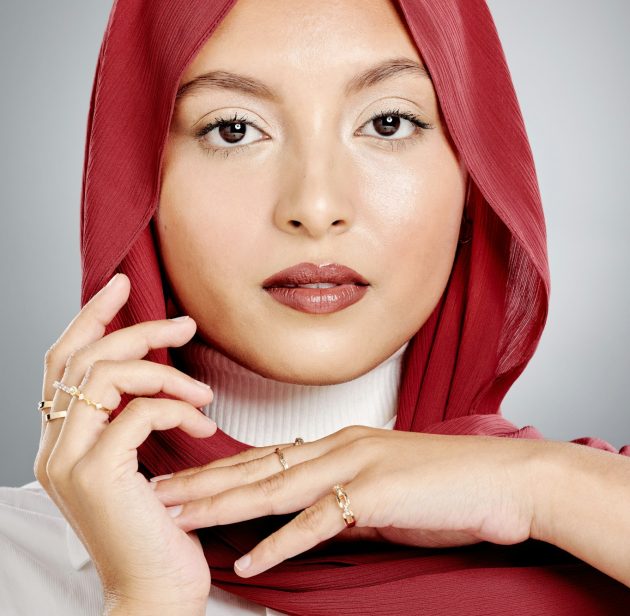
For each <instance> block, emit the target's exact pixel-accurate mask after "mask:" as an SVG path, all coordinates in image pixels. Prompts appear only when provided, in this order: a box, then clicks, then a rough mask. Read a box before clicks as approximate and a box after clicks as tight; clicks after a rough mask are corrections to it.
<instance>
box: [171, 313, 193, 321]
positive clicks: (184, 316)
mask: <svg viewBox="0 0 630 616" xmlns="http://www.w3.org/2000/svg"><path fill="white" fill-rule="evenodd" d="M188 318H189V316H188V315H187V314H184V315H182V316H181V317H173V318H172V319H169V321H185V320H186V319H188Z"/></svg>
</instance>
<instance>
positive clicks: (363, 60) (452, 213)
mask: <svg viewBox="0 0 630 616" xmlns="http://www.w3.org/2000/svg"><path fill="white" fill-rule="evenodd" d="M243 41H247V44H243ZM392 57H404V58H408V59H410V60H414V61H416V62H418V63H420V64H422V60H421V58H420V56H419V55H418V51H417V49H416V48H415V46H414V43H413V41H412V39H411V38H410V36H409V35H408V33H407V32H406V30H405V26H404V24H403V23H402V22H401V20H400V18H399V17H398V15H397V13H396V11H395V10H394V8H393V6H392V5H391V4H390V3H389V2H385V1H369V2H366V1H365V0H354V1H349V2H336V1H334V2H333V1H328V2H317V3H313V2H309V1H308V0H302V1H298V2H296V3H292V10H291V11H286V3H285V2H282V0H276V1H271V2H265V3H260V2H255V1H253V0H240V1H239V2H237V3H236V5H235V7H234V8H233V9H232V10H231V11H230V13H229V14H228V15H227V17H226V18H225V20H224V21H223V22H222V23H221V24H220V26H219V28H218V29H217V31H216V33H215V34H214V35H213V36H212V37H211V38H210V39H209V40H208V42H207V43H206V44H205V45H204V46H203V48H202V49H201V51H200V53H199V54H198V56H197V57H196V58H195V59H194V61H193V62H192V63H191V64H190V66H189V67H188V68H187V69H186V70H185V72H184V74H183V75H182V79H181V82H180V85H182V84H186V83H188V82H189V81H190V80H191V79H193V78H194V77H196V76H198V75H200V74H203V73H205V72H207V71H210V70H218V69H221V70H226V71H232V72H235V73H239V74H245V75H248V76H254V77H256V78H257V79H260V80H262V81H263V82H265V83H266V84H267V85H268V86H269V87H270V88H273V89H274V90H276V91H277V92H278V93H279V96H280V97H281V98H280V101H279V102H278V103H271V102H267V101H265V100H263V99H260V98H256V97H252V96H248V95H244V94H241V93H238V92H236V91H234V90H221V89H218V88H213V89H206V90H205V91H199V92H197V93H195V94H194V95H193V96H190V97H184V98H183V99H182V100H181V101H180V102H178V104H177V106H176V109H175V112H174V116H173V120H172V124H171V132H170V135H169V138H168V143H167V147H166V151H165V156H164V161H163V175H162V191H161V198H160V204H159V209H158V212H157V216H156V229H157V233H158V238H159V243H160V252H161V255H162V259H163V263H164V266H165V269H166V272H167V274H168V278H169V281H170V285H171V288H172V293H173V296H174V298H173V299H174V302H175V304H177V308H178V310H177V313H178V314H182V313H183V314H189V315H190V316H191V317H193V318H194V320H195V321H196V322H197V324H198V328H199V331H198V333H199V335H200V336H201V337H202V338H204V339H205V340H206V341H207V342H210V343H211V344H212V345H213V346H215V347H217V348H218V349H220V350H221V351H222V352H223V353H225V354H226V355H228V356H230V357H232V358H233V359H235V360H236V361H238V362H239V363H241V364H242V365H244V366H247V367H248V368H250V369H251V370H254V371H256V372H258V373H259V374H262V375H264V376H266V377H269V378H273V379H276V380H279V381H285V382H293V383H303V384H326V383H339V382H344V381H348V380H351V379H353V378H356V377H357V376H360V375H361V374H364V373H365V372H367V371H369V370H371V369H372V368H374V367H375V366H376V365H378V364H379V363H381V362H382V361H384V360H385V359H386V358H387V357H389V356H391V355H392V353H394V352H395V351H396V349H398V348H399V347H400V346H401V345H402V344H403V343H404V342H405V341H406V340H409V339H410V338H411V337H412V336H413V335H414V334H415V333H416V332H417V331H418V329H419V328H420V327H421V326H422V324H423V323H424V322H425V321H426V319H427V318H428V317H429V315H430V314H431V312H432V311H433V309H434V307H435V305H436V303H437V302H438V300H439V298H440V296H441V295H442V292H443V290H444V287H445V285H446V282H447V280H448V276H449V274H450V271H451V269H452V264H453V258H454V254H455V249H456V246H457V239H458V235H459V230H460V223H461V218H462V211H463V207H464V198H465V190H466V182H467V172H466V170H465V168H464V166H463V165H462V164H461V163H460V161H459V159H458V155H457V152H456V151H455V150H454V148H453V147H452V144H451V142H450V139H449V136H448V133H447V131H446V127H445V125H444V124H443V122H442V119H441V117H440V109H439V105H438V102H437V98H436V94H435V91H434V89H433V85H432V83H431V81H430V79H428V78H423V77H420V76H418V75H416V74H411V73H402V74H398V75H397V76H396V77H393V78H391V79H388V80H387V81H383V82H382V83H379V84H377V85H374V86H373V87H371V88H369V89H365V90H363V91H361V92H359V93H358V94H356V95H354V96H350V97H346V96H345V95H344V88H345V85H346V83H347V82H348V81H349V80H350V79H351V78H352V77H353V76H354V75H355V74H356V73H358V72H359V71H361V70H364V69H366V68H368V67H370V66H372V65H374V64H377V63H379V62H381V61H383V60H386V59H389V58H392ZM314 84H317V85H316V87H314ZM391 109H400V111H401V112H407V113H413V114H415V115H417V116H419V117H420V118H421V119H422V120H423V121H425V122H427V123H429V124H431V125H432V126H433V127H434V128H431V129H426V130H423V129H420V128H417V127H415V125H414V124H412V122H411V121H410V120H408V119H405V118H399V123H400V125H399V128H398V130H397V131H395V132H394V133H393V134H389V133H387V132H386V128H387V125H385V128H384V127H383V122H382V120H380V121H368V120H369V119H370V118H371V117H372V116H373V115H375V114H377V113H382V112H384V111H388V110H391ZM235 114H238V116H239V117H240V116H246V118H247V119H248V120H249V121H251V122H254V123H255V124H256V125H257V127H259V129H260V130H259V129H258V128H253V127H251V126H247V127H246V129H245V131H246V132H245V133H244V134H243V132H242V131H243V129H242V128H241V129H239V130H234V128H232V129H231V130H230V127H229V123H228V126H227V127H224V129H223V133H221V132H220V129H219V128H215V129H214V130H213V131H212V132H211V133H210V134H207V135H206V136H205V137H204V138H203V141H202V142H200V141H199V139H197V138H196V137H195V132H196V130H198V129H199V128H200V127H203V126H204V125H206V124H208V123H209V122H211V121H214V120H216V119H217V118H233V117H234V115H235ZM222 135H223V136H222ZM230 138H232V139H233V140H235V141H236V140H237V139H239V138H240V140H238V141H236V143H232V142H230V141H228V140H229V139H230ZM242 144H246V145H245V146H242V147H241V148H240V149H239V150H238V151H235V146H236V147H238V146H241V145H242ZM211 147H212V148H215V151H214V154H212V153H210V154H209V153H208V148H211ZM230 148H231V149H230ZM226 152H228V155H227V157H226V156H225V153H226ZM243 178H247V181H243ZM293 221H297V223H295V222H293ZM261 255H264V258H261ZM303 261H310V262H312V263H315V264H323V263H329V262H336V263H341V264H344V265H347V266H350V267H352V268H353V269H355V270H356V271H357V272H359V273H360V274H361V275H363V276H364V277H365V278H366V279H367V280H368V281H369V282H370V287H369V289H368V293H367V294H366V296H365V297H364V298H363V299H362V300H360V301H359V302H358V303H356V304H354V305H353V306H350V307H348V308H346V309H344V310H341V311H338V312H336V313H330V314H318V315H313V314H306V313H303V312H300V311H297V310H294V309H292V308H289V307H287V306H284V305H283V304H280V303H279V302H277V301H276V300H275V299H273V298H272V297H271V296H270V295H269V294H268V293H267V292H266V291H264V290H263V288H262V286H261V285H262V282H263V281H264V280H265V279H266V278H267V277H269V276H270V275H271V274H274V273H276V272H277V271H279V270H281V269H284V268H286V267H289V266H291V265H294V264H297V263H300V262H303ZM365 332H369V336H366V335H365Z"/></svg>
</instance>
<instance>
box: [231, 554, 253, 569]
mask: <svg viewBox="0 0 630 616" xmlns="http://www.w3.org/2000/svg"><path fill="white" fill-rule="evenodd" d="M251 564H252V557H251V556H250V555H249V554H245V556H241V557H240V558H239V559H238V560H237V561H236V562H235V563H234V566H235V567H236V568H237V569H238V570H239V571H245V569H247V567H249V566H250V565H251Z"/></svg>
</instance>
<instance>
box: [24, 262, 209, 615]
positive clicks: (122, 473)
mask: <svg viewBox="0 0 630 616" xmlns="http://www.w3.org/2000/svg"><path fill="white" fill-rule="evenodd" d="M129 291H130V282H129V278H127V276H125V275H124V274H118V275H117V276H116V277H115V278H114V279H113V282H112V284H110V285H108V286H106V287H104V288H103V289H101V290H100V291H99V292H98V293H97V294H96V295H95V296H94V297H93V298H92V299H91V300H90V301H89V302H88V303H87V304H86V305H85V306H84V307H83V308H82V310H81V311H80V312H79V314H78V315H77V316H76V317H75V318H74V319H73V320H72V322H71V323H70V325H69V326H68V327H67V328H66V330H65V331H64V332H63V334H62V335H61V337H60V338H59V340H58V341H57V342H56V343H55V344H54V345H53V346H52V347H51V349H50V350H49V351H48V352H47V353H46V361H45V374H44V384H43V391H42V393H43V399H44V400H51V399H52V400H53V408H52V409H51V410H53V411H59V410H63V409H66V408H67V409H68V413H67V416H66V418H65V419H63V418H58V419H53V420H51V421H49V422H45V420H44V419H43V418H42V437H41V441H40V447H39V451H38V453H37V458H36V461H35V468H34V471H35V476H36V477H37V479H38V480H39V482H40V483H41V484H42V486H43V487H44V489H45V490H46V491H47V492H48V494H49V495H50V496H51V498H52V499H53V500H54V501H55V503H56V504H57V506H58V507H59V509H60V510H61V511H62V513H63V514H64V516H65V517H66V519H67V520H68V521H69V522H70V524H71V525H72V527H73V528H74V530H75V531H76V533H77V535H78V536H79V537H81V539H82V541H83V543H84V544H85V546H86V548H87V549H88V551H89V553H90V555H91V557H92V559H93V561H94V563H95V566H96V568H97V570H98V573H99V575H100V577H101V580H102V583H103V588H104V591H105V601H106V607H107V606H108V605H109V606H112V607H113V606H119V605H120V604H123V605H133V604H136V603H137V604H142V605H143V606H144V608H145V609H149V608H150V607H151V606H152V605H154V604H155V610H154V611H153V612H152V613H155V614H158V613H168V614H177V613H179V610H180V609H181V610H182V613H187V614H190V613H195V612H196V611H199V613H204V611H205V609H204V606H205V605H206V603H207V598H208V593H209V590H210V572H209V568H208V564H207V562H206V559H205V557H204V555H203V551H202V549H201V544H200V542H199V539H198V538H197V535H196V533H195V532H194V531H191V532H186V531H183V530H181V529H180V528H179V527H178V526H177V525H176V524H174V523H173V520H172V518H171V516H170V515H169V512H168V511H167V510H166V509H165V507H164V505H163V504H162V503H161V502H160V501H159V500H158V499H157V498H156V496H155V494H154V492H153V491H152V490H151V489H150V487H149V485H148V482H147V481H146V479H145V478H144V477H143V475H142V474H141V473H139V472H138V458H137V451H136V449H137V447H139V446H140V445H141V444H142V443H143V442H144V440H145V439H146V438H147V436H148V435H149V434H150V432H151V431H152V430H168V429H171V428H175V427H179V428H181V429H182V430H184V431H185V432H187V433H188V434H190V435H191V436H195V437H200V438H207V437H209V436H211V435H212V434H214V432H215V431H216V424H215V423H214V422H211V421H209V420H208V418H206V416H205V415H203V413H201V412H200V411H199V410H198V409H197V408H196V407H200V406H202V405H205V404H207V403H208V402H210V401H211V400H212V397H213V394H212V390H210V389H209V388H208V387H207V386H206V385H203V384H200V383H198V382H197V381H195V380H194V379H192V378H191V377H190V376H187V375H186V374H184V373H182V372H180V371H179V370H177V369H175V368H173V367H170V366H164V365H161V364H158V363H155V362H151V361H146V360H143V359H141V358H143V357H144V356H145V355H146V354H147V353H148V351H149V349H155V348H161V347H167V346H181V345H182V344H184V343H186V342H187V341H188V340H189V339H190V338H191V336H192V335H193V334H194V332H195V328H196V326H195V322H194V321H193V320H192V319H190V318H186V319H184V320H180V321H173V320H160V321H149V322H145V323H139V324H137V325H133V326H132V327H127V328H124V329H121V330H118V331H115V332H113V333H110V334H109V335H107V336H104V337H103V334H104V332H105V327H106V325H107V324H108V323H110V322H111V320H112V319H113V318H114V316H115V315H116V313H117V312H118V311H119V310H120V308H121V307H122V306H123V305H124V304H125V302H126V301H127V299H128V296H129ZM55 380H60V381H62V382H63V383H64V384H65V385H68V386H72V385H76V386H78V387H79V388H80V389H81V390H82V391H83V392H84V393H85V395H86V396H87V397H88V398H89V399H90V400H94V401H96V402H100V403H101V404H103V406H104V407H105V408H108V409H115V408H117V407H118V405H119V404H120V401H121V393H123V392H126V393H129V394H134V395H137V396H143V395H150V394H155V393H158V392H160V391H163V392H166V393H168V394H170V395H172V396H175V397H176V398H178V399H177V400H169V399H164V398H162V399H160V398H157V399H152V398H142V397H137V398H134V399H133V400H132V401H131V402H130V403H129V404H127V406H126V407H125V408H124V409H123V410H122V411H121V413H120V415H119V416H118V417H116V418H115V419H114V420H113V421H112V422H111V423H110V422H109V419H108V415H107V412H106V411H104V410H99V409H97V408H95V407H94V406H91V405H88V404H87V403H86V402H85V401H83V400H79V399H78V398H76V397H72V396H70V395H69V394H67V393H65V392H63V391H60V390H56V389H55V388H53V381H55ZM158 605H159V606H160V607H159V608H158Z"/></svg>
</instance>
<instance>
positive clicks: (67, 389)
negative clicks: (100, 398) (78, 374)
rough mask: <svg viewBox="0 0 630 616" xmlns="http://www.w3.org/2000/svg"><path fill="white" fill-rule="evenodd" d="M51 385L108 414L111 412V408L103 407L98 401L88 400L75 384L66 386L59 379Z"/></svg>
mask: <svg viewBox="0 0 630 616" xmlns="http://www.w3.org/2000/svg"><path fill="white" fill-rule="evenodd" d="M53 387H54V388H55V389H61V391H65V392H66V393H67V394H70V395H71V396H73V397H75V398H78V399H79V400H83V401H84V402H85V403H86V404H89V405H91V406H93V407H94V408H95V409H97V410H99V411H105V412H106V413H107V414H108V415H110V414H111V413H112V409H108V408H106V407H104V406H103V405H102V404H101V403H100V402H94V401H93V400H90V399H89V398H88V397H87V396H86V395H85V394H84V393H83V392H82V391H81V390H80V389H79V388H78V387H76V386H75V385H72V386H71V387H68V386H67V385H64V384H63V383H62V382H61V381H55V382H54V383H53Z"/></svg>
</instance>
